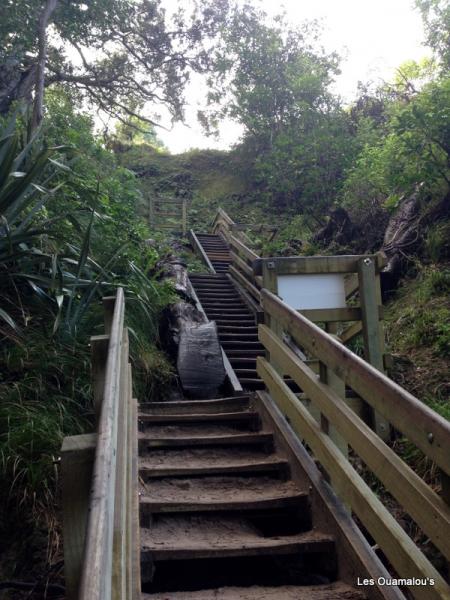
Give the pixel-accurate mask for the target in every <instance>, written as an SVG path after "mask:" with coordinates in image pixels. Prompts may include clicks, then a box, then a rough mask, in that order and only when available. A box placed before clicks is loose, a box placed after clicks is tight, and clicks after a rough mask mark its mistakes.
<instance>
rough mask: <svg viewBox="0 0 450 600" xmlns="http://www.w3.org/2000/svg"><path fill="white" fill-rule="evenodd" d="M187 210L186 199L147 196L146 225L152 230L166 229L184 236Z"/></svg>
mask: <svg viewBox="0 0 450 600" xmlns="http://www.w3.org/2000/svg"><path fill="white" fill-rule="evenodd" d="M187 209H188V201H187V199H186V198H163V197H162V198H159V197H156V196H149V197H148V200H147V212H146V216H147V220H148V224H149V226H150V227H151V228H152V229H166V230H170V231H175V232H177V233H182V234H183V235H186V233H187Z"/></svg>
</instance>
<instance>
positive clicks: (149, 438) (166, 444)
mask: <svg viewBox="0 0 450 600" xmlns="http://www.w3.org/2000/svg"><path fill="white" fill-rule="evenodd" d="M138 435H139V437H138V442H139V450H140V451H144V450H146V449H152V448H177V447H187V448H188V447H198V446H243V445H245V446H253V445H259V446H265V447H267V448H271V447H272V445H273V436H272V434H271V433H265V432H257V433H241V432H235V433H223V434H217V435H204V434H201V433H200V434H197V435H194V434H191V435H167V436H165V437H163V436H157V437H155V436H154V434H153V433H148V432H146V433H139V434H138Z"/></svg>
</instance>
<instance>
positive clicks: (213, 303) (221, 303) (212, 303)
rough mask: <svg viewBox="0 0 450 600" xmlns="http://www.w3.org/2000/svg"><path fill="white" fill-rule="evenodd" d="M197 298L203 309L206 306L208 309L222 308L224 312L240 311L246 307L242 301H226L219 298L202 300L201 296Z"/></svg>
mask: <svg viewBox="0 0 450 600" xmlns="http://www.w3.org/2000/svg"><path fill="white" fill-rule="evenodd" d="M199 300H200V304H201V305H202V306H203V308H204V309H205V310H206V309H207V308H209V309H210V310H214V309H215V310H223V311H224V313H226V314H230V313H235V312H240V311H243V310H245V309H246V308H247V307H246V305H245V304H244V303H243V302H242V301H237V302H227V301H226V300H220V299H219V298H217V299H216V300H211V299H209V298H208V299H207V300H202V299H201V298H199Z"/></svg>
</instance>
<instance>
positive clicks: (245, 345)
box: [221, 340, 264, 352]
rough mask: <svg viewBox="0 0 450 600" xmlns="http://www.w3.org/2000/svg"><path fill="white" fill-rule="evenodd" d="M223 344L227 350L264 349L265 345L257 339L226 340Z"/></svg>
mask: <svg viewBox="0 0 450 600" xmlns="http://www.w3.org/2000/svg"><path fill="white" fill-rule="evenodd" d="M221 344H222V346H223V348H224V350H225V352H226V351H227V348H229V349H230V350H239V349H240V348H241V349H243V350H264V346H263V345H262V344H261V342H257V341H248V342H247V341H244V340H242V341H241V340H229V341H228V340H224V341H223V342H221Z"/></svg>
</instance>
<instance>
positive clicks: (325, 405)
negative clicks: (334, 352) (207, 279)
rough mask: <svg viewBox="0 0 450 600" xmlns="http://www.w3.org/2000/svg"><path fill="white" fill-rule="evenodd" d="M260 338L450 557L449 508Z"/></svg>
mask: <svg viewBox="0 0 450 600" xmlns="http://www.w3.org/2000/svg"><path fill="white" fill-rule="evenodd" d="M259 337H260V340H261V342H262V343H263V344H264V345H265V346H266V347H267V348H268V350H269V352H270V354H271V356H272V354H273V355H274V357H275V360H276V361H277V362H278V363H280V362H282V363H283V365H284V370H285V371H286V373H288V374H289V375H290V376H291V377H292V378H293V379H294V381H295V382H296V383H297V384H298V385H299V386H300V387H301V389H302V390H303V391H304V392H305V394H306V395H307V396H308V397H310V398H311V399H312V400H313V401H314V402H315V403H316V404H317V405H318V407H319V408H320V410H321V412H322V413H323V414H324V415H325V416H326V417H327V419H328V420H329V422H330V423H333V425H334V427H336V429H337V430H338V431H339V432H340V433H341V434H342V435H343V437H344V438H345V440H346V441H347V442H348V443H349V445H350V446H351V447H352V448H353V450H354V451H355V452H356V454H358V456H360V458H362V460H363V461H364V462H365V463H366V465H367V466H368V467H369V469H371V471H372V472H373V473H374V474H375V475H376V476H377V477H378V479H379V480H380V481H381V482H382V483H383V485H385V486H386V488H387V490H388V491H389V492H390V493H391V494H392V495H393V496H394V498H396V499H397V501H398V502H399V503H400V504H401V505H402V506H403V507H404V508H405V510H406V511H407V513H408V514H410V515H411V517H412V518H413V519H414V520H415V521H416V523H417V524H418V525H419V527H421V529H423V531H424V532H425V533H426V534H427V535H428V536H429V537H430V539H431V540H432V542H433V543H434V544H435V545H436V546H437V547H438V548H439V549H440V550H441V552H442V553H443V554H444V556H450V507H449V506H447V505H446V503H445V502H444V501H443V499H442V498H440V497H439V496H438V495H437V494H436V493H435V492H434V491H433V490H432V489H431V488H430V487H429V486H428V485H427V484H426V483H425V482H424V481H423V480H422V479H421V478H420V477H419V476H418V475H417V474H416V473H414V471H413V470H412V469H411V468H410V467H408V465H407V464H406V463H405V462H403V461H402V460H401V458H400V457H399V456H397V454H395V452H394V451H393V450H391V448H389V446H387V445H386V444H385V443H384V442H383V441H382V440H381V439H380V438H379V437H378V435H377V434H376V433H375V432H374V431H372V429H370V427H369V426H368V425H366V424H365V423H364V421H362V420H361V419H360V418H359V417H358V416H357V415H355V413H354V412H353V410H352V409H351V408H350V407H348V406H347V405H346V403H345V402H343V400H342V397H340V396H339V395H338V394H336V393H335V391H334V390H332V389H330V387H329V386H328V385H325V384H324V383H321V382H320V381H318V380H317V377H316V376H315V374H314V373H313V371H312V370H311V369H310V368H309V367H308V366H307V365H305V364H304V363H303V362H302V361H301V360H300V359H299V358H298V357H297V356H296V355H295V354H294V352H293V351H292V350H290V349H289V348H288V347H287V346H286V345H285V344H283V342H281V340H279V339H278V338H277V337H276V336H275V335H274V334H273V333H272V332H271V331H270V329H269V328H268V327H266V326H264V325H261V326H260V327H259Z"/></svg>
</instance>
